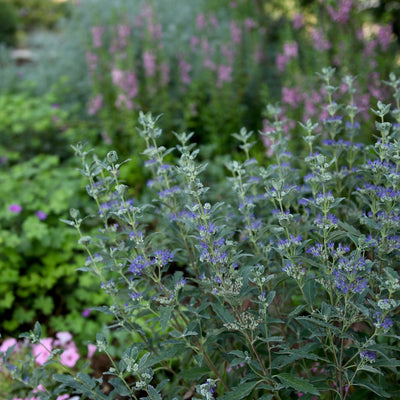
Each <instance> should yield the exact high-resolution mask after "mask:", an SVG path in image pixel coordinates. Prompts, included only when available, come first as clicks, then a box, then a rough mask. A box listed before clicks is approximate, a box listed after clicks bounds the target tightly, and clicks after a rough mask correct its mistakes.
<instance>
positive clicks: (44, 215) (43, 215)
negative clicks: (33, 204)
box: [35, 210, 47, 221]
mask: <svg viewBox="0 0 400 400" xmlns="http://www.w3.org/2000/svg"><path fill="white" fill-rule="evenodd" d="M35 215H36V216H37V217H38V218H39V219H40V220H41V221H44V220H45V219H46V218H47V214H46V213H45V212H43V211H41V210H39V211H36V213H35Z"/></svg>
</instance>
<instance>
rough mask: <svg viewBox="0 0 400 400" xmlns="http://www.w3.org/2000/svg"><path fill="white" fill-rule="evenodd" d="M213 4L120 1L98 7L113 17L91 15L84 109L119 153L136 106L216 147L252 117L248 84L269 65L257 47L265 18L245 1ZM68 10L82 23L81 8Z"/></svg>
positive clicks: (254, 105) (254, 95) (255, 97)
mask: <svg viewBox="0 0 400 400" xmlns="http://www.w3.org/2000/svg"><path fill="white" fill-rule="evenodd" d="M220 3H221V4H219V5H218V6H215V5H213V4H214V3H213V2H209V1H207V0H206V1H199V2H196V3H192V4H191V5H190V6H189V5H184V6H182V4H181V3H180V2H172V3H169V4H168V5H167V6H166V5H165V4H163V3H149V2H137V4H135V5H134V6H133V5H131V4H130V5H129V7H128V6H127V4H126V3H124V2H121V3H116V4H115V5H112V6H111V5H110V4H107V5H104V7H108V8H112V11H110V12H109V14H108V15H109V16H111V15H117V14H121V15H123V17H121V18H118V20H115V18H110V17H109V18H108V20H105V18H104V14H102V15H100V16H99V17H98V18H97V20H96V19H94V18H93V17H91V21H92V25H91V26H88V27H87V36H86V37H85V38H87V37H89V38H90V39H91V40H90V41H89V42H88V41H87V40H86V43H85V45H86V48H87V52H86V60H87V67H88V72H89V75H90V78H91V82H92V89H91V91H92V93H91V97H90V99H89V101H88V103H87V110H88V114H89V115H91V116H93V118H99V119H100V121H101V122H102V123H103V130H104V134H105V137H106V140H112V141H113V145H114V146H116V147H117V148H119V147H121V151H125V149H126V143H127V142H128V143H133V145H132V146H131V148H135V147H137V146H138V145H139V144H138V143H140V142H138V141H137V140H136V139H135V135H132V131H133V130H132V127H133V126H135V124H136V123H137V117H138V113H139V110H152V111H153V112H161V111H162V112H163V113H165V118H163V121H162V122H161V123H162V124H163V125H164V126H167V127H168V128H169V129H179V128H182V127H184V128H189V129H192V128H196V134H197V135H198V141H199V142H201V143H208V144H210V143H211V142H212V143H213V144H214V147H215V148H216V150H217V151H219V152H221V150H222V148H223V147H224V146H227V145H230V141H229V138H230V136H229V135H230V132H232V131H233V130H236V129H238V127H240V124H241V123H242V122H241V121H243V119H247V120H249V121H258V114H259V112H260V111H261V106H260V104H261V103H260V101H259V99H260V93H259V92H258V91H255V90H254V86H256V85H257V82H259V81H260V79H261V80H262V79H263V78H264V76H263V75H266V74H267V73H266V72H263V71H264V70H265V69H266V68H267V69H268V68H270V67H271V66H273V64H272V58H271V60H269V59H268V60H267V57H266V56H265V55H264V54H263V51H262V47H263V46H264V45H265V42H266V40H267V36H266V29H265V27H264V22H265V21H262V20H261V18H260V14H259V13H258V11H259V10H258V9H255V8H254V7H253V6H252V5H249V4H248V2H246V1H238V2H228V1H223V2H220ZM92 6H95V5H94V4H92V5H90V13H91V14H93V13H92ZM97 7H98V5H97ZM261 10H262V7H261ZM75 12H76V14H75V18H76V19H77V20H85V21H87V20H88V17H86V15H85V12H87V9H85V7H78V8H77V9H76V11H75ZM102 17H103V18H102ZM265 17H266V16H265ZM266 18H267V17H266ZM188 20H193V24H187V21H188ZM177 49H178V51H177ZM267 61H268V62H267ZM269 75H271V74H269ZM171 99H172V100H171ZM183 105H185V106H183ZM186 105H187V106H186ZM232 110H235V112H232ZM254 116H255V118H254ZM128 138H129V139H128ZM127 139H128V140H127ZM121 143H122V146H120V145H121Z"/></svg>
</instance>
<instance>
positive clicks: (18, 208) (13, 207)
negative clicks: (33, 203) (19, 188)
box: [8, 204, 22, 214]
mask: <svg viewBox="0 0 400 400" xmlns="http://www.w3.org/2000/svg"><path fill="white" fill-rule="evenodd" d="M8 211H10V212H12V213H14V214H19V213H20V212H21V211H22V207H21V206H20V205H19V204H11V205H10V206H9V207H8Z"/></svg>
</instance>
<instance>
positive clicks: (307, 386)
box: [274, 373, 319, 395]
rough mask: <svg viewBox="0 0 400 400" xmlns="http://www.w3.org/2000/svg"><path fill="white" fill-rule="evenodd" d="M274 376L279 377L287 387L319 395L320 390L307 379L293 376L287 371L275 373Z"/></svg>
mask: <svg viewBox="0 0 400 400" xmlns="http://www.w3.org/2000/svg"><path fill="white" fill-rule="evenodd" d="M274 378H278V379H279V380H280V381H281V382H282V384H284V385H285V387H287V388H288V387H291V388H293V389H294V390H297V391H298V392H302V393H311V394H315V395H319V392H318V390H317V388H316V387H315V386H313V385H312V384H311V383H309V382H307V381H306V380H305V379H303V378H299V377H298V376H293V375H290V374H286V373H285V374H279V375H275V376H274Z"/></svg>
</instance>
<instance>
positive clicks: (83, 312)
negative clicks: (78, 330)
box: [82, 308, 91, 318]
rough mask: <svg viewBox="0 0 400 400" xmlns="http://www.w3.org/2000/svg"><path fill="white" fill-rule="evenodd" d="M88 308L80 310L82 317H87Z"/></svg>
mask: <svg viewBox="0 0 400 400" xmlns="http://www.w3.org/2000/svg"><path fill="white" fill-rule="evenodd" d="M90 311H91V310H90V308H85V309H84V310H83V311H82V317H85V318H86V317H88V316H89V315H90Z"/></svg>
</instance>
